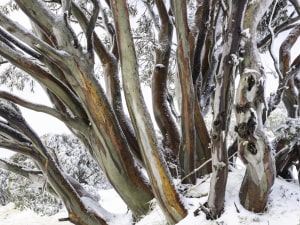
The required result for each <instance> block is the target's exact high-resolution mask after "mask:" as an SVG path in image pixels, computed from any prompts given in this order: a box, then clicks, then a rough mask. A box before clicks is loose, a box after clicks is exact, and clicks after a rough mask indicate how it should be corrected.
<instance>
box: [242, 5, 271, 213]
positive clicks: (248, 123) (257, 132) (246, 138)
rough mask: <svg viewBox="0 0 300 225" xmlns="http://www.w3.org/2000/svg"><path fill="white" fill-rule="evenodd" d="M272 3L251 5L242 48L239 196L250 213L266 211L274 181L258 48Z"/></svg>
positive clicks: (262, 73)
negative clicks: (262, 22) (259, 28)
mask: <svg viewBox="0 0 300 225" xmlns="http://www.w3.org/2000/svg"><path fill="white" fill-rule="evenodd" d="M271 2H272V1H264V2H256V3H255V4H251V5H248V8H247V10H246V13H245V20H244V23H243V29H244V30H247V32H249V33H248V35H244V37H243V41H244V43H245V45H244V46H242V48H243V50H244V52H245V54H244V60H243V62H242V65H241V75H240V83H239V86H238V89H237V94H236V103H237V105H236V118H237V127H236V131H237V133H238V136H239V139H238V153H239V157H240V158H241V160H242V161H243V162H244V163H245V165H246V173H245V177H244V180H243V182H242V185H241V189H240V193H239V197H240V201H241V204H242V205H243V206H244V207H245V208H246V209H248V210H250V211H254V212H263V211H264V209H265V207H266V204H267V200H268V196H269V193H270V190H271V187H272V185H273V183H274V178H275V166H274V159H273V156H272V149H271V145H270V143H269V141H268V138H267V136H266V134H265V131H264V125H263V124H264V121H265V118H264V116H265V110H266V100H265V94H264V90H265V87H264V82H265V74H264V69H263V67H262V63H261V61H260V57H259V54H258V49H257V46H256V32H257V31H256V27H257V24H258V21H259V19H260V18H261V17H262V15H263V14H264V12H265V10H266V9H267V8H268V6H269V5H270V4H271Z"/></svg>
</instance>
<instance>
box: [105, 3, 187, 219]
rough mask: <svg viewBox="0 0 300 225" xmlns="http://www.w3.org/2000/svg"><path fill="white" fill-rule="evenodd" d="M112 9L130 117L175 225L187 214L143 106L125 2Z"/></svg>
mask: <svg viewBox="0 0 300 225" xmlns="http://www.w3.org/2000/svg"><path fill="white" fill-rule="evenodd" d="M111 6H112V10H113V16H114V20H115V26H116V31H117V41H118V49H119V55H120V62H121V70H122V78H123V88H124V92H125V99H126V103H127V106H128V111H129V115H130V117H131V120H132V121H133V126H134V129H135V132H136V135H137V137H138V144H139V147H140V149H141V153H142V157H143V160H144V163H145V167H146V169H147V172H148V176H149V179H150V182H151V186H152V189H153V192H154V195H155V197H156V199H157V202H158V204H159V205H160V207H161V209H162V211H163V212H164V215H165V216H166V217H167V220H168V221H169V222H170V223H171V224H175V223H177V222H179V221H180V220H181V219H182V218H184V217H185V216H186V214H187V211H186V209H185V207H184V205H183V204H182V202H181V201H180V198H179V195H178V193H177V192H176V190H175V188H174V186H173V183H172V181H171V177H170V174H169V171H168V169H167V168H166V165H165V164H166V163H165V161H164V159H163V157H162V156H161V152H160V148H159V146H158V144H157V139H156V136H155V133H154V129H153V124H152V123H151V119H150V115H149V112H148V111H147V108H146V106H145V101H144V98H143V95H142V92H141V87H140V83H139V73H138V65H137V58H136V54H135V48H134V43H133V39H132V36H131V34H130V33H129V32H128V31H129V30H130V23H129V14H128V9H127V4H126V1H125V0H122V1H121V0H120V1H119V0H118V1H117V0H111ZM166 193H167V194H166Z"/></svg>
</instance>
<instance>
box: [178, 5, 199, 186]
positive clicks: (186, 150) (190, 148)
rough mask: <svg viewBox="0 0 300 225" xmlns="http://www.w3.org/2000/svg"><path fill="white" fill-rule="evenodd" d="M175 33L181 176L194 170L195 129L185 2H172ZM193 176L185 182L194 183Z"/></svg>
mask: <svg viewBox="0 0 300 225" xmlns="http://www.w3.org/2000/svg"><path fill="white" fill-rule="evenodd" d="M173 7H174V9H173V10H174V15H175V23H176V31H177V42H178V47H177V64H178V74H179V79H180V85H181V93H182V103H181V104H182V106H181V133H182V139H181V140H182V141H181V146H180V156H179V157H180V161H181V167H182V170H183V171H182V172H183V175H185V174H187V173H190V172H192V171H193V170H194V169H195V147H196V141H195V140H196V139H195V129H194V98H195V96H194V87H193V80H192V77H191V67H190V43H189V27H188V23H187V15H186V13H187V8H186V1H179V0H178V1H175V2H174V6H173ZM195 181H196V180H195V176H194V175H193V176H189V177H188V180H187V181H186V182H191V183H195Z"/></svg>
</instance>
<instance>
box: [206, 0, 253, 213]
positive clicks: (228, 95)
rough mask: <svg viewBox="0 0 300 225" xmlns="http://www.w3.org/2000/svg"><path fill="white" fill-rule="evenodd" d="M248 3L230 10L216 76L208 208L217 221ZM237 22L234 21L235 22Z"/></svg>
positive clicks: (241, 3) (233, 6)
mask: <svg viewBox="0 0 300 225" xmlns="http://www.w3.org/2000/svg"><path fill="white" fill-rule="evenodd" d="M246 4H247V1H234V3H231V6H230V7H232V8H231V9H229V12H231V14H230V15H231V16H230V17H229V18H228V21H229V24H228V33H227V37H226V38H227V42H226V43H225V46H224V50H223V55H222V58H221V62H220V65H221V66H220V68H219V71H218V73H217V76H216V91H215V93H214V103H213V115H214V118H213V125H212V131H211V139H212V149H211V150H212V171H213V173H212V178H211V185H210V192H209V197H208V207H209V209H210V214H211V216H212V217H213V218H216V217H219V216H220V215H221V214H222V212H223V208H224V198H225V188H226V183H227V176H228V156H227V140H226V139H227V133H228V126H229V121H230V115H231V110H232V104H233V94H234V93H233V92H234V79H235V76H236V67H237V64H238V62H237V61H236V60H235V57H234V56H236V55H238V51H239V44H238V43H240V40H241V34H240V31H241V26H242V21H243V18H244V11H245V9H246ZM233 18H234V19H233Z"/></svg>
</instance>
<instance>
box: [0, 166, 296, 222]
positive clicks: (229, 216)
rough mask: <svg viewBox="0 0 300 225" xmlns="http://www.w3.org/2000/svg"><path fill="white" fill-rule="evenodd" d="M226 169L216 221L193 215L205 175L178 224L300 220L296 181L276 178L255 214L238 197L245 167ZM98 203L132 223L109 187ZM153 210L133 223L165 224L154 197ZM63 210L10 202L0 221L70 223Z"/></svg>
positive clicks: (188, 195)
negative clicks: (46, 212)
mask: <svg viewBox="0 0 300 225" xmlns="http://www.w3.org/2000/svg"><path fill="white" fill-rule="evenodd" d="M231 169H232V172H230V173H229V178H228V184H227V189H226V190H227V191H226V197H225V212H224V214H223V215H222V216H221V217H220V218H219V219H217V220H215V221H210V220H206V218H205V215H204V213H203V212H201V211H200V213H199V215H198V216H194V211H195V210H196V209H197V208H198V207H199V204H204V203H205V202H206V201H207V197H208V191H209V182H210V179H208V177H205V178H204V179H203V180H200V179H199V180H198V183H197V185H195V186H193V187H192V188H190V189H189V190H188V191H186V192H185V194H184V195H185V197H183V198H182V199H183V201H184V203H185V205H186V208H187V209H188V211H189V214H188V216H187V217H186V218H184V219H183V220H182V221H180V222H179V223H178V224H177V225H192V224H203V225H216V224H222V225H240V224H244V225H250V224H251V225H252V224H254V225H268V224H270V225H282V224H289V225H299V224H300V188H299V185H298V184H295V183H288V182H286V181H284V180H282V179H280V178H277V179H276V181H275V184H274V186H273V189H272V192H271V194H270V198H269V203H268V208H267V211H266V212H265V213H262V214H255V213H252V212H249V211H247V210H246V209H244V208H243V207H242V206H241V205H240V203H239V199H238V192H239V187H240V185H241V182H242V179H243V176H244V169H243V168H231ZM99 195H100V196H101V199H100V203H101V205H102V206H103V207H104V208H105V209H106V210H107V211H110V212H113V213H114V214H115V217H114V219H113V220H112V221H111V222H110V223H109V224H110V225H129V224H132V219H131V213H130V212H129V211H128V209H127V207H126V205H125V203H124V202H123V201H122V200H121V199H120V197H119V196H118V195H117V194H116V192H115V191H114V190H112V189H110V190H101V191H100V192H99ZM152 205H153V210H152V211H151V213H149V215H146V216H145V217H144V218H143V219H142V220H140V221H139V222H138V223H137V224H136V225H156V224H157V225H165V224H167V223H166V220H165V218H164V216H163V214H162V212H161V210H160V209H159V208H158V206H157V204H156V203H155V200H153V204H152ZM66 217H67V213H66V211H62V212H60V213H58V214H56V215H54V216H51V217H48V216H39V215H36V214H35V213H34V212H32V211H30V210H25V211H19V210H16V209H14V205H13V204H8V205H7V206H4V207H0V224H1V225H15V224H19V225H28V224H30V225H69V224H71V223H69V222H59V221H58V219H59V218H66Z"/></svg>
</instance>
